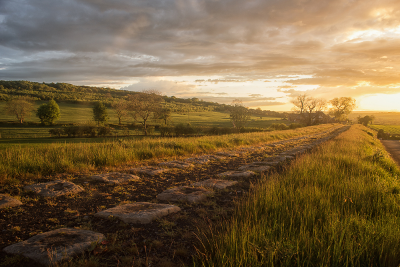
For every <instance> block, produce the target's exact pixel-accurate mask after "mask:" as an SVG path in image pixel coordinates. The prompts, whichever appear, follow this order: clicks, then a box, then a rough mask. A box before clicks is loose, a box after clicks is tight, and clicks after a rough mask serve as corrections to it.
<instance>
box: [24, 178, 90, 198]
mask: <svg viewBox="0 0 400 267" xmlns="http://www.w3.org/2000/svg"><path fill="white" fill-rule="evenodd" d="M24 189H25V190H31V191H33V192H35V193H37V194H39V195H42V196H44V197H59V196H63V195H69V194H75V193H79V192H82V191H84V189H83V188H82V187H80V186H79V185H76V184H74V183H72V182H68V181H64V180H56V181H52V182H48V183H40V184H33V185H27V186H25V187H24Z"/></svg>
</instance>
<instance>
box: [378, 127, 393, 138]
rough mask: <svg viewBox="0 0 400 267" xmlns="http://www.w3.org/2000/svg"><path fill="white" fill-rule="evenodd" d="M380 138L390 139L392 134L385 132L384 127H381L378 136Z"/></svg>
mask: <svg viewBox="0 0 400 267" xmlns="http://www.w3.org/2000/svg"><path fill="white" fill-rule="evenodd" d="M377 137H378V138H379V139H383V140H385V139H389V137H390V135H389V134H388V133H385V131H384V130H383V129H379V131H378V136H377Z"/></svg>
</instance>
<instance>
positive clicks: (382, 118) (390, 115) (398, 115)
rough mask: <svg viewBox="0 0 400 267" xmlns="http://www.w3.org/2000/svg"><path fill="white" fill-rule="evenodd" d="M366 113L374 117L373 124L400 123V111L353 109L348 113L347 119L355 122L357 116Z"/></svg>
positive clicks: (362, 115) (365, 114)
mask: <svg viewBox="0 0 400 267" xmlns="http://www.w3.org/2000/svg"><path fill="white" fill-rule="evenodd" d="M367 115H373V116H374V117H375V120H374V121H373V124H374V125H376V124H378V125H400V112H379V111H354V112H352V113H350V114H349V119H351V120H352V121H353V122H354V123H357V117H358V116H360V117H364V116H367Z"/></svg>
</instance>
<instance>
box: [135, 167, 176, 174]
mask: <svg viewBox="0 0 400 267" xmlns="http://www.w3.org/2000/svg"><path fill="white" fill-rule="evenodd" d="M166 171H168V169H164V168H160V167H156V166H143V167H139V168H133V169H130V170H129V172H132V173H139V174H147V175H150V176H155V175H158V174H162V173H163V172H166Z"/></svg>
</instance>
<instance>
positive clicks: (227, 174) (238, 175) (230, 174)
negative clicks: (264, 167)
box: [217, 171, 256, 179]
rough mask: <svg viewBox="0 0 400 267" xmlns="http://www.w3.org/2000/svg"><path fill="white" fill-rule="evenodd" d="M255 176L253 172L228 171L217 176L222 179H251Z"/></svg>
mask: <svg viewBox="0 0 400 267" xmlns="http://www.w3.org/2000/svg"><path fill="white" fill-rule="evenodd" d="M253 175H256V173H255V172H252V171H227V172H223V173H220V174H218V175H217V176H218V177H220V178H236V179H240V178H249V177H251V176H253Z"/></svg>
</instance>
